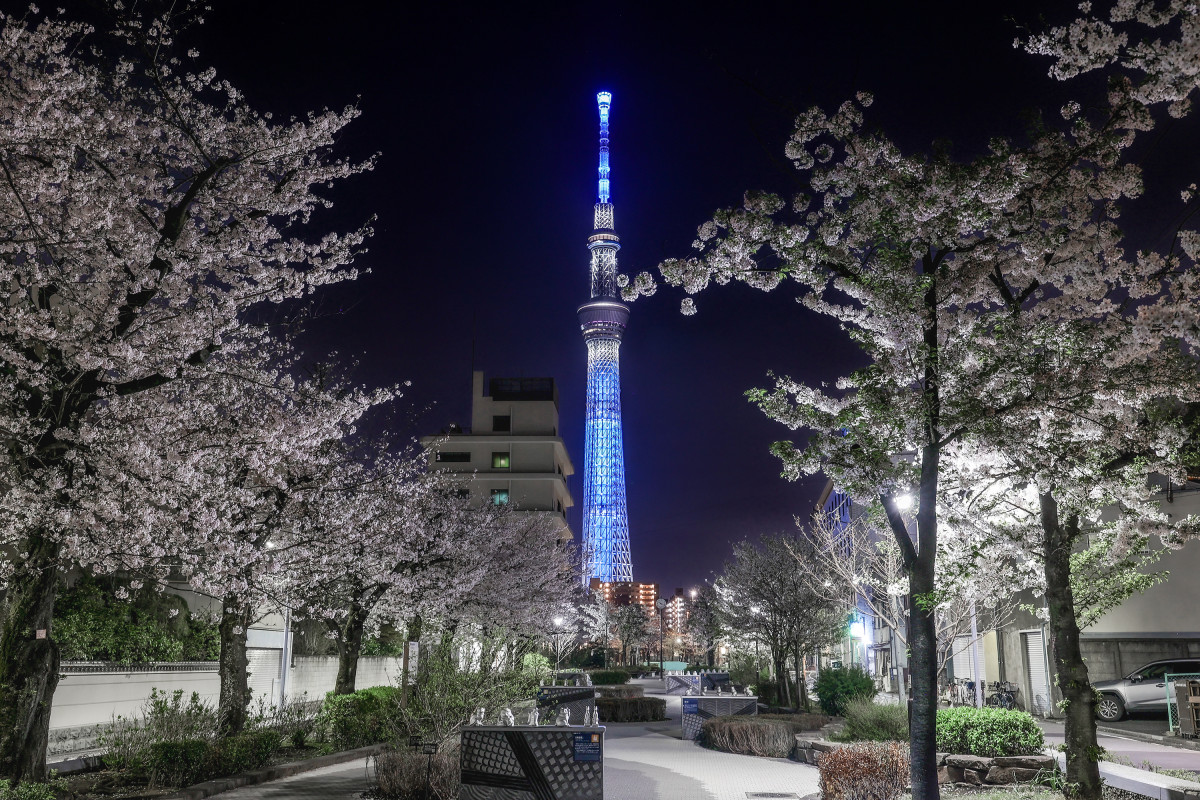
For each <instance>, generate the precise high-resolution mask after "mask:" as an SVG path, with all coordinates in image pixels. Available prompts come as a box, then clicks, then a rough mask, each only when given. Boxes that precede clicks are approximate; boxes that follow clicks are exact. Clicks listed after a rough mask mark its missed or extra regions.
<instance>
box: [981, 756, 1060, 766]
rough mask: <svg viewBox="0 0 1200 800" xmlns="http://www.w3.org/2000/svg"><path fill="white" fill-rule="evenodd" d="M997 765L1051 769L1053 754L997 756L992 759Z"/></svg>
mask: <svg viewBox="0 0 1200 800" xmlns="http://www.w3.org/2000/svg"><path fill="white" fill-rule="evenodd" d="M992 760H993V761H995V762H996V766H997V767H1019V768H1020V769H1053V768H1054V756H1044V755H1036V756H997V757H996V758H993V759H992Z"/></svg>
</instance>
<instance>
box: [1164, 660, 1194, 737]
mask: <svg viewBox="0 0 1200 800" xmlns="http://www.w3.org/2000/svg"><path fill="white" fill-rule="evenodd" d="M1163 678H1164V679H1165V680H1166V682H1167V726H1168V730H1170V731H1171V732H1173V733H1179V709H1178V708H1177V707H1176V705H1175V681H1200V672H1179V673H1173V674H1171V675H1164V676H1163Z"/></svg>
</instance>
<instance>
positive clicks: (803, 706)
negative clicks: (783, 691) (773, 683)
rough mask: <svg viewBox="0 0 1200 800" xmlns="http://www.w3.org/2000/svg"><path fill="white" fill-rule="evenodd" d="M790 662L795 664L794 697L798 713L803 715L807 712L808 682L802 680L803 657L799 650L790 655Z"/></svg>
mask: <svg viewBox="0 0 1200 800" xmlns="http://www.w3.org/2000/svg"><path fill="white" fill-rule="evenodd" d="M792 661H793V662H795V664H796V696H797V697H798V698H799V706H800V712H801V713H804V712H805V711H808V681H806V680H805V679H804V656H803V654H801V652H800V650H799V649H797V650H796V651H795V652H794V653H792Z"/></svg>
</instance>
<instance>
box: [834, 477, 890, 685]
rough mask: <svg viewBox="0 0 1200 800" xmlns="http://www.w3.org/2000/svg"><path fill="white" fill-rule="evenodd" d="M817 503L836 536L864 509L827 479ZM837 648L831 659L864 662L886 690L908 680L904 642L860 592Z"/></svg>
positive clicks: (864, 666) (847, 662) (849, 662)
mask: <svg viewBox="0 0 1200 800" xmlns="http://www.w3.org/2000/svg"><path fill="white" fill-rule="evenodd" d="M817 506H818V508H819V509H820V513H822V514H824V515H825V517H826V518H827V519H828V520H829V522H830V523H831V525H832V528H833V531H834V534H835V536H836V535H837V533H839V532H841V531H844V530H845V529H846V528H847V527H848V526H849V525H850V523H851V521H852V520H853V519H854V518H855V517H856V516H858V514H859V513H861V511H860V509H858V508H856V507H855V504H854V501H853V500H852V499H851V497H850V496H849V495H848V494H846V493H845V492H841V491H839V490H837V489H836V488H834V486H833V482H832V481H830V482H828V483H826V485H825V489H824V491H823V492H822V493H821V499H820V501H819V502H818V504H817ZM844 541H845V546H846V547H847V548H849V547H851V543H850V537H848V536H847V537H846V538H845V540H844ZM844 555H845V556H847V557H848V556H850V555H851V554H850V553H845V554H844ZM836 650H837V651H840V652H835V653H834V654H832V660H836V661H841V662H842V663H844V664H846V665H849V664H861V665H862V666H863V668H864V669H866V670H867V671H868V672H869V673H871V674H872V675H873V676H875V677H876V679H877V680H878V681H879V683H880V685H881V686H882V687H883V688H884V689H885V690H886V691H895V690H896V689H895V687H897V686H902V685H904V683H905V680H906V675H907V672H908V659H907V658H906V656H905V648H904V645H903V643H902V642H901V641H899V640H898V639H897V637H896V636H895V635H894V632H893V631H892V630H891V629H890V628H889V627H888V626H887V624H886V623H885V622H884V620H883V619H882V618H880V617H877V616H876V615H875V613H874V612H873V611H872V609H871V606H870V604H869V603H868V602H867V600H866V598H865V597H863V596H862V595H861V594H856V595H855V596H854V604H853V607H852V608H851V609H850V620H849V625H848V626H847V631H846V638H845V639H844V640H843V641H842V643H841V646H840V647H838V648H836Z"/></svg>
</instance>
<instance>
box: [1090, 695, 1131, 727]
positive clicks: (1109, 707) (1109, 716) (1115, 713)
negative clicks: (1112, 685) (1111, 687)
mask: <svg viewBox="0 0 1200 800" xmlns="http://www.w3.org/2000/svg"><path fill="white" fill-rule="evenodd" d="M1096 716H1097V717H1099V718H1100V719H1102V720H1104V721H1105V722H1116V721H1117V720H1119V719H1121V717H1123V716H1125V703H1123V702H1121V698H1119V697H1117V696H1116V695H1115V694H1102V695H1100V702H1099V703H1097V704H1096Z"/></svg>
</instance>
